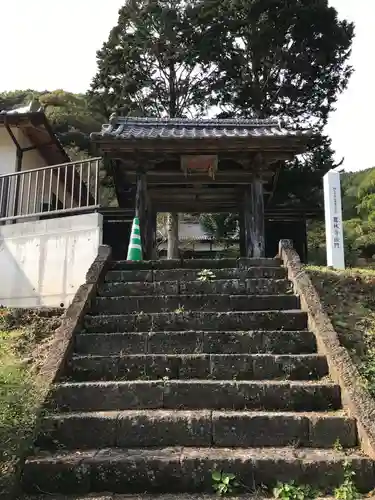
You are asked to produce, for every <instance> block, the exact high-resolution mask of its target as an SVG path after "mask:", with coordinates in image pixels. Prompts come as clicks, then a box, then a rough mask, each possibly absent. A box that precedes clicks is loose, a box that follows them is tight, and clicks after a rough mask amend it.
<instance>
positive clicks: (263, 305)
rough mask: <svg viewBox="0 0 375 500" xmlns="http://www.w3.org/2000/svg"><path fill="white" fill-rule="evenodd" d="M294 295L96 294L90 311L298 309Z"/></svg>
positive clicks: (115, 312)
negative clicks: (111, 295) (124, 295)
mask: <svg viewBox="0 0 375 500" xmlns="http://www.w3.org/2000/svg"><path fill="white" fill-rule="evenodd" d="M299 306H300V303H299V298H298V297H297V296H295V295H250V296H249V295H224V294H222V295H217V294H211V295H197V294H196V295H159V296H153V295H144V296H143V297H136V296H128V297H98V298H96V299H95V301H94V302H93V306H92V309H91V311H90V314H92V315H95V314H129V313H137V312H140V311H142V312H143V313H159V312H179V311H217V312H226V311H266V310H274V311H281V310H289V309H298V308H299Z"/></svg>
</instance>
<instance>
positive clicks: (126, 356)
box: [71, 333, 326, 362]
mask: <svg viewBox="0 0 375 500" xmlns="http://www.w3.org/2000/svg"><path fill="white" fill-rule="evenodd" d="M87 335H92V333H90V334H87ZM105 335H113V334H112V333H107V334H105ZM119 335H122V333H120V334H119ZM125 335H127V334H125ZM208 357H210V358H215V359H229V358H243V359H246V358H249V359H264V358H267V359H268V360H270V359H273V358H275V359H277V360H280V361H282V360H283V359H285V360H286V359H289V358H293V359H296V360H297V359H299V360H300V361H301V362H302V361H303V360H310V359H315V360H317V361H318V360H321V359H326V356H325V354H319V353H311V354H308V353H303V354H272V353H261V352H256V353H229V354H223V353H218V354H216V353H209V352H208V353H198V354H194V353H191V354H185V353H181V354H176V353H172V354H169V353H167V352H166V353H164V354H161V353H156V354H153V353H139V354H108V355H107V354H78V353H73V356H72V358H71V361H72V362H74V361H81V360H83V359H90V360H93V361H100V360H105V359H113V360H116V359H122V360H123V359H129V360H134V359H137V358H146V359H154V358H160V359H165V358H170V359H180V358H181V359H186V360H188V359H198V358H199V359H203V358H208Z"/></svg>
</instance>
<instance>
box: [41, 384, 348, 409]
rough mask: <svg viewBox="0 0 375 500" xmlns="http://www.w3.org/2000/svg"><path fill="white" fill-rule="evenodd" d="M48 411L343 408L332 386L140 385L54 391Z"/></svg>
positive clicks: (70, 387) (82, 386)
mask: <svg viewBox="0 0 375 500" xmlns="http://www.w3.org/2000/svg"><path fill="white" fill-rule="evenodd" d="M48 408H50V409H53V410H56V409H58V410H59V411H69V412H71V411H83V412H85V411H107V410H148V409H150V410H152V409H163V408H164V409H171V410H182V409H186V410H193V409H194V410H195V409H212V410H214V409H215V410H219V409H227V410H244V409H247V410H280V411H284V410H285V411H326V410H338V409H340V408H341V394H340V387H339V386H338V385H336V384H333V383H330V382H307V381H304V382H299V381H277V382H275V381H264V380H262V381H243V380H241V381H234V380H220V381H218V380H168V381H164V380H149V381H145V380H136V381H103V382H70V383H69V382H66V383H60V384H57V385H56V386H55V387H54V389H53V390H52V394H51V395H50V400H49V403H48Z"/></svg>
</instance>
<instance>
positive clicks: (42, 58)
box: [0, 0, 375, 171]
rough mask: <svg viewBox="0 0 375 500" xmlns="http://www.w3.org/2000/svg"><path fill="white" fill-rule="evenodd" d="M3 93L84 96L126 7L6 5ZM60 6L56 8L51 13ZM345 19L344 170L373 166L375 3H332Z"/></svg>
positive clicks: (333, 126) (332, 124)
mask: <svg viewBox="0 0 375 500" xmlns="http://www.w3.org/2000/svg"><path fill="white" fill-rule="evenodd" d="M1 3H2V4H3V3H4V4H5V5H1V8H0V14H1V21H2V22H1V29H0V68H1V70H0V91H6V90H15V89H26V88H31V89H35V90H46V89H47V90H54V89H64V90H67V91H71V92H84V91H86V90H87V88H88V87H89V85H90V82H91V79H92V77H93V76H94V74H95V71H96V51H97V50H98V49H99V48H100V47H101V46H102V43H103V42H104V41H105V40H106V39H107V38H108V34H109V31H110V29H111V28H112V27H113V26H114V25H115V24H116V23H117V14H118V10H119V8H120V7H121V5H122V4H123V0H64V1H62V2H57V1H56V0H55V1H54V2H51V0H34V1H33V2H30V0H13V1H12V2H9V1H5V0H2V2H1ZM53 4H55V5H56V7H54V6H53ZM330 4H331V5H332V6H334V7H335V8H336V9H337V11H338V13H339V17H340V18H345V19H348V20H350V21H354V23H355V25H356V38H355V41H354V44H353V52H352V57H351V64H352V66H353V67H354V69H355V73H354V75H353V76H352V78H351V81H350V83H349V86H348V88H347V90H346V91H345V92H344V93H343V94H342V95H341V96H340V98H339V100H338V102H337V105H336V111H334V112H333V113H332V115H331V117H330V120H329V124H328V126H327V132H328V133H329V135H330V136H331V137H332V141H333V147H334V149H335V151H336V159H337V160H338V161H339V160H341V159H344V163H343V166H344V168H345V170H348V171H355V170H362V169H364V168H369V167H372V166H375V148H373V147H372V146H373V145H372V140H374V139H373V136H372V134H373V129H372V117H374V116H375V84H374V82H375V65H374V63H373V60H374V57H373V52H372V50H373V49H375V28H374V23H373V20H374V18H375V2H374V0H330Z"/></svg>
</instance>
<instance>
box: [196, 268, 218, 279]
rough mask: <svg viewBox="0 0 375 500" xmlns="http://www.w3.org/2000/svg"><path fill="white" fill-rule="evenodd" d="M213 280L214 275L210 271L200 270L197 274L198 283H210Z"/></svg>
mask: <svg viewBox="0 0 375 500" xmlns="http://www.w3.org/2000/svg"><path fill="white" fill-rule="evenodd" d="M215 278H216V276H215V274H214V273H213V272H212V271H211V270H210V269H202V271H200V272H199V273H198V281H212V280H213V279H215Z"/></svg>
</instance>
